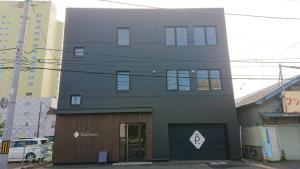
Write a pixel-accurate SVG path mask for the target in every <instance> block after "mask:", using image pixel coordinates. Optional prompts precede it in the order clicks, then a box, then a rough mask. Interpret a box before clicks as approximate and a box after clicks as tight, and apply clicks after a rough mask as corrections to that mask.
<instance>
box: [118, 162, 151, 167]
mask: <svg viewBox="0 0 300 169" xmlns="http://www.w3.org/2000/svg"><path fill="white" fill-rule="evenodd" d="M150 164H152V162H118V163H113V164H112V165H115V166H124V165H150Z"/></svg>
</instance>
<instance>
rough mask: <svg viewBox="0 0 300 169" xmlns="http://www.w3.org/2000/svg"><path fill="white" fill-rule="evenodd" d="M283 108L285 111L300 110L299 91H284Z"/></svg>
mask: <svg viewBox="0 0 300 169" xmlns="http://www.w3.org/2000/svg"><path fill="white" fill-rule="evenodd" d="M283 108H284V112H286V113H295V112H300V91H285V92H284V97H283Z"/></svg>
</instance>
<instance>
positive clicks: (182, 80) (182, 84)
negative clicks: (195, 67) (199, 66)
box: [178, 70, 191, 91]
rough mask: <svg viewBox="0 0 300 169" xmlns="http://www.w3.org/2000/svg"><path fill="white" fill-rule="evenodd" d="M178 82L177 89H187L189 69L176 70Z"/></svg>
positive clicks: (188, 88) (188, 85) (188, 86)
mask: <svg viewBox="0 0 300 169" xmlns="http://www.w3.org/2000/svg"><path fill="white" fill-rule="evenodd" d="M178 83H179V90H182V91H188V90H190V89H191V87H190V71H189V70H179V71H178Z"/></svg>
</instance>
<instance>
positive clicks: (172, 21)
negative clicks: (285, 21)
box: [54, 8, 241, 163]
mask: <svg viewBox="0 0 300 169" xmlns="http://www.w3.org/2000/svg"><path fill="white" fill-rule="evenodd" d="M235 112H236V111H235V105H234V97H233V87H232V81H231V71H230V63H229V55H228V47H227V39H226V29H225V18H224V11H223V9H75V8H74V9H67V13H66V23H65V37H64V52H63V61H62V74H61V84H60V94H59V103H58V112H57V121H56V130H55V132H56V133H55V135H56V142H55V146H54V163H80V162H96V161H97V155H98V152H99V151H102V150H105V151H108V160H109V161H145V160H216V159H240V158H241V153H240V141H239V140H240V137H239V129H238V125H237V117H236V113H235Z"/></svg>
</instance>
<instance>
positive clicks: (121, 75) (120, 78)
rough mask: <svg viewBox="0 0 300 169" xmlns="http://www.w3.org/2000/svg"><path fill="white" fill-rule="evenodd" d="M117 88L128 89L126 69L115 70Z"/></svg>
mask: <svg viewBox="0 0 300 169" xmlns="http://www.w3.org/2000/svg"><path fill="white" fill-rule="evenodd" d="M117 90H118V91H126V90H129V72H128V71H122V72H117Z"/></svg>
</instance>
